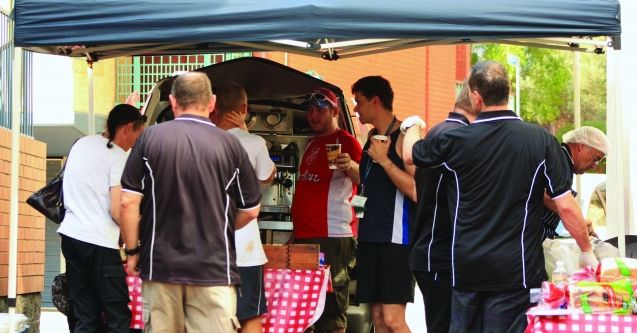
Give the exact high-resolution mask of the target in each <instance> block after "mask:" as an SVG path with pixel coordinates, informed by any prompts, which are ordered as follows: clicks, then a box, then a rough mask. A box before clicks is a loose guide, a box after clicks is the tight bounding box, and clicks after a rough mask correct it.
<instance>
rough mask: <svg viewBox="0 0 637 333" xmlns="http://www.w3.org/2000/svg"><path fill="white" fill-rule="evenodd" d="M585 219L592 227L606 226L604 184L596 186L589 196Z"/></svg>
mask: <svg viewBox="0 0 637 333" xmlns="http://www.w3.org/2000/svg"><path fill="white" fill-rule="evenodd" d="M586 219H588V220H590V221H591V222H593V227H605V226H606V183H602V184H600V185H598V186H597V187H596V188H595V191H594V192H593V194H592V195H591V201H590V202H589V204H588V210H587V211H586Z"/></svg>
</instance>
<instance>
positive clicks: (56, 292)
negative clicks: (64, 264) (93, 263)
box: [51, 273, 71, 316]
mask: <svg viewBox="0 0 637 333" xmlns="http://www.w3.org/2000/svg"><path fill="white" fill-rule="evenodd" d="M51 300H52V301H53V305H55V307H56V308H57V309H58V310H59V311H60V312H62V313H63V314H64V315H66V316H68V315H69V314H70V313H71V302H69V287H68V285H67V283H66V274H65V273H62V274H58V275H56V276H55V277H54V278H53V284H51Z"/></svg>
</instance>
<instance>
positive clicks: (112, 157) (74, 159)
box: [58, 134, 128, 249]
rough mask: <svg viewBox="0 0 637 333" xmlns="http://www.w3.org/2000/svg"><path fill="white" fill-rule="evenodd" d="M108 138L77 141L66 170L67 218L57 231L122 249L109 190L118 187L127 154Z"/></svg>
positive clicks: (85, 138) (100, 136)
mask: <svg viewBox="0 0 637 333" xmlns="http://www.w3.org/2000/svg"><path fill="white" fill-rule="evenodd" d="M107 142H108V139H107V138H105V137H103V136H102V135H100V134H98V135H91V136H87V137H84V138H81V139H80V140H78V141H77V142H76V143H75V144H74V145H73V147H72V148H71V152H70V153H69V157H68V160H67V162H66V169H65V170H64V182H63V185H62V186H63V189H62V190H63V193H64V207H65V208H66V215H65V216H64V220H63V221H62V224H61V225H60V228H59V229H58V232H59V233H61V234H63V235H65V236H68V237H70V238H73V239H76V240H79V241H82V242H86V243H90V244H94V245H98V246H103V247H107V248H112V249H118V248H119V226H118V225H117V223H115V221H113V218H112V217H111V213H110V211H111V196H110V189H111V187H113V186H119V185H120V181H121V178H122V171H123V170H124V165H125V163H126V159H127V157H128V153H127V152H125V151H124V150H123V149H122V148H120V147H118V146H117V145H116V144H115V143H113V147H112V148H110V149H109V148H107V147H106V143H107Z"/></svg>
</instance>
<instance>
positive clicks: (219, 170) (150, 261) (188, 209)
mask: <svg viewBox="0 0 637 333" xmlns="http://www.w3.org/2000/svg"><path fill="white" fill-rule="evenodd" d="M122 190H123V191H127V192H135V193H139V194H140V195H143V199H142V205H141V214H142V220H141V222H140V231H139V238H140V241H141V242H142V252H141V257H140V264H141V276H142V278H143V279H144V280H151V281H158V282H164V283H174V284H188V285H208V286H214V285H232V284H237V283H239V274H238V271H237V267H236V256H235V245H234V231H235V228H234V220H235V219H234V218H235V212H236V211H237V210H241V209H251V208H254V207H257V206H258V205H259V201H260V199H261V194H260V192H259V183H258V180H257V177H256V176H255V174H254V171H253V169H252V166H251V165H250V160H249V159H248V155H247V154H246V152H245V150H244V149H243V147H242V146H241V144H240V143H239V141H238V140H237V139H236V137H234V136H233V135H231V134H228V133H227V132H226V131H223V130H221V129H218V128H217V127H215V126H214V125H213V124H212V123H211V122H210V120H208V119H207V118H203V117H197V116H194V115H184V116H181V117H178V118H176V119H175V120H173V121H169V122H165V123H161V124H158V125H155V126H151V127H150V128H148V129H146V130H145V131H144V133H143V134H142V135H141V136H140V138H139V139H138V141H137V142H136V144H135V147H134V148H133V149H132V151H131V154H130V156H129V158H128V161H127V163H126V167H125V169H124V173H123V176H122Z"/></svg>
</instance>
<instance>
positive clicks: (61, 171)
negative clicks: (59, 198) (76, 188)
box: [59, 138, 81, 179]
mask: <svg viewBox="0 0 637 333" xmlns="http://www.w3.org/2000/svg"><path fill="white" fill-rule="evenodd" d="M80 139H81V138H77V139H75V141H73V143H72V144H71V147H69V154H68V155H67V156H66V160H64V165H62V169H61V170H60V172H59V175H60V178H61V179H64V169H66V162H68V159H69V156H71V149H73V146H75V144H76V143H77V141H78V140H80Z"/></svg>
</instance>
